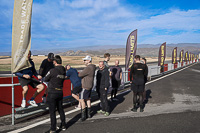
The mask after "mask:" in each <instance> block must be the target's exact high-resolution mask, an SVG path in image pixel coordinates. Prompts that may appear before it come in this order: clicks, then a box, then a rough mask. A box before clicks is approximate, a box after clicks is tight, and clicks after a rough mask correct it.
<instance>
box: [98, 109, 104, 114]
mask: <svg viewBox="0 0 200 133" xmlns="http://www.w3.org/2000/svg"><path fill="white" fill-rule="evenodd" d="M97 113H98V114H100V113H102V114H105V113H106V112H105V111H103V110H99V111H97Z"/></svg>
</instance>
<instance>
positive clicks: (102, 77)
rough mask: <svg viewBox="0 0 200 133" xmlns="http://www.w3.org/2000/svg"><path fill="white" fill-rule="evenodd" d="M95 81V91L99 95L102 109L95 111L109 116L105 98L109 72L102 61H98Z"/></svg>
mask: <svg viewBox="0 0 200 133" xmlns="http://www.w3.org/2000/svg"><path fill="white" fill-rule="evenodd" d="M96 79H97V83H96V91H97V93H98V95H99V96H100V101H101V106H102V109H101V110H99V111H97V113H103V114H104V115H105V116H109V115H110V113H109V105H108V99H107V90H108V87H109V72H108V69H107V68H105V65H104V62H103V61H100V62H99V70H98V71H97V76H96Z"/></svg>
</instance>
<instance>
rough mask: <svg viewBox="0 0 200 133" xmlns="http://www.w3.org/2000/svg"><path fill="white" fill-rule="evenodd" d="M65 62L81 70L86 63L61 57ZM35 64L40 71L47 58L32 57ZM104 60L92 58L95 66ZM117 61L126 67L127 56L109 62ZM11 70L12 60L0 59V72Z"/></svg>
mask: <svg viewBox="0 0 200 133" xmlns="http://www.w3.org/2000/svg"><path fill="white" fill-rule="evenodd" d="M61 57H62V60H63V65H64V66H65V65H66V64H70V65H71V66H72V67H74V68H79V67H84V66H85V65H84V63H83V60H82V58H84V56H61ZM31 58H32V59H33V61H34V63H35V67H36V70H38V69H39V67H40V65H41V63H42V61H43V60H44V59H46V58H47V57H46V56H32V57H31ZM103 60H104V58H102V57H99V56H94V57H92V62H93V64H95V65H98V64H99V61H103ZM115 60H119V62H120V65H125V56H117V55H112V56H111V59H110V61H109V65H111V66H112V65H114V64H115ZM157 60H158V59H157V58H147V61H148V62H154V61H157ZM10 70H11V58H6V59H0V71H10Z"/></svg>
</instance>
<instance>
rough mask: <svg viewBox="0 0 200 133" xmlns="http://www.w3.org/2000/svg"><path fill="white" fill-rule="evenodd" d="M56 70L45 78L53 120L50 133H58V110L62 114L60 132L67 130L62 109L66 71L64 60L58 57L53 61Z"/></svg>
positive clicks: (51, 71)
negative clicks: (63, 64)
mask: <svg viewBox="0 0 200 133" xmlns="http://www.w3.org/2000/svg"><path fill="white" fill-rule="evenodd" d="M53 64H54V65H55V68H53V69H51V70H50V71H49V72H48V73H47V75H46V76H45V80H44V81H45V82H48V96H47V104H48V105H49V113H50V119H51V129H50V132H51V133H54V132H56V109H57V110H58V112H59V114H60V119H61V124H60V126H59V127H57V128H58V129H60V130H66V122H65V114H64V110H63V107H62V104H63V82H64V80H65V75H66V71H65V68H64V67H63V66H62V59H61V57H60V56H59V55H56V56H55V57H54V60H53Z"/></svg>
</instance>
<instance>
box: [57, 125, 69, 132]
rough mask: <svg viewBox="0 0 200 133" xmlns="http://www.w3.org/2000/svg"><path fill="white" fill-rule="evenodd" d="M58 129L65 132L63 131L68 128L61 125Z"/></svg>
mask: <svg viewBox="0 0 200 133" xmlns="http://www.w3.org/2000/svg"><path fill="white" fill-rule="evenodd" d="M57 129H58V130H63V131H65V130H66V129H67V128H66V126H61V125H60V126H59V127H57Z"/></svg>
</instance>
